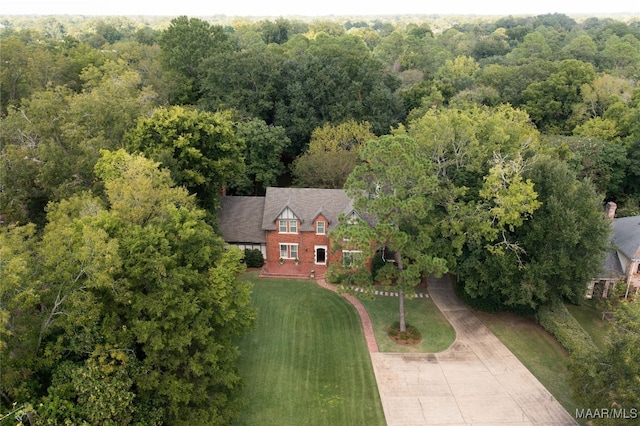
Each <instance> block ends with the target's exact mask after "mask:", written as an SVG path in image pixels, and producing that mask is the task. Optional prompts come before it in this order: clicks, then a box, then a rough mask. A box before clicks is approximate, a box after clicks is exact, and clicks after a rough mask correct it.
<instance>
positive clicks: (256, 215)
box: [218, 196, 266, 243]
mask: <svg viewBox="0 0 640 426" xmlns="http://www.w3.org/2000/svg"><path fill="white" fill-rule="evenodd" d="M264 201H265V199H264V197H235V196H228V197H222V198H221V200H220V210H218V220H219V221H220V222H219V226H220V232H221V233H222V238H223V239H224V240H225V241H226V242H228V243H264V242H266V241H265V235H264V231H263V230H262V213H263V211H264Z"/></svg>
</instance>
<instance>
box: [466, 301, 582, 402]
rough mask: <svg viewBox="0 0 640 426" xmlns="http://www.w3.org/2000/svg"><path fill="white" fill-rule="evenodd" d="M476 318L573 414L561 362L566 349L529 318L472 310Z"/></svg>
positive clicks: (564, 368)
mask: <svg viewBox="0 0 640 426" xmlns="http://www.w3.org/2000/svg"><path fill="white" fill-rule="evenodd" d="M475 314H476V315H477V317H478V318H479V319H480V320H481V321H482V322H483V323H484V324H485V325H486V326H487V327H489V329H490V330H491V331H492V332H493V334H495V335H496V337H498V339H500V341H501V342H502V343H504V345H505V346H506V347H507V348H509V350H510V351H511V352H512V353H513V354H514V355H515V356H516V357H517V358H518V359H519V360H520V361H521V362H522V363H523V364H524V365H525V366H526V367H527V368H528V369H529V371H531V373H533V375H534V376H536V377H537V378H538V380H540V383H542V384H543V385H544V386H545V387H546V388H547V389H548V390H549V392H551V394H553V396H555V398H556V399H557V400H558V402H560V404H562V406H563V407H564V408H565V409H566V410H567V411H568V412H569V414H573V413H575V409H576V407H577V405H576V404H575V403H574V402H573V399H572V398H571V393H570V389H569V384H568V383H567V378H568V375H569V371H568V370H567V367H566V364H565V361H566V359H567V353H566V351H565V350H564V349H563V348H562V346H560V344H559V343H558V342H557V341H556V339H555V338H554V337H553V336H551V335H550V334H549V333H547V332H546V331H545V330H544V329H543V328H542V327H541V326H540V325H539V324H537V323H536V322H535V320H534V319H533V318H528V317H521V316H518V315H514V314H509V313H496V314H489V313H486V312H475Z"/></svg>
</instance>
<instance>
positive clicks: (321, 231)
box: [316, 221, 327, 235]
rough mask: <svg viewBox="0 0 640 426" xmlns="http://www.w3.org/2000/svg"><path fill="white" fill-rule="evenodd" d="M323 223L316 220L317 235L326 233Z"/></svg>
mask: <svg viewBox="0 0 640 426" xmlns="http://www.w3.org/2000/svg"><path fill="white" fill-rule="evenodd" d="M324 226H325V223H324V222H322V221H318V222H316V234H319V235H324V234H326V233H327V231H326V230H325V227H324Z"/></svg>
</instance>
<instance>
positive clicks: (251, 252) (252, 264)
mask: <svg viewBox="0 0 640 426" xmlns="http://www.w3.org/2000/svg"><path fill="white" fill-rule="evenodd" d="M244 263H245V264H246V265H247V268H261V267H262V265H264V256H263V255H262V252H261V251H260V250H258V249H244Z"/></svg>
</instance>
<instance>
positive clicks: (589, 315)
mask: <svg viewBox="0 0 640 426" xmlns="http://www.w3.org/2000/svg"><path fill="white" fill-rule="evenodd" d="M567 310H569V312H570V313H571V315H573V317H574V318H575V319H576V320H577V321H578V322H579V323H580V325H581V326H582V328H584V329H585V331H586V332H587V333H589V335H590V336H591V339H593V343H595V344H596V346H598V347H599V348H600V349H604V348H605V343H606V341H607V336H608V334H609V331H610V329H611V323H610V322H609V321H607V320H603V319H602V312H601V311H599V310H598V309H596V308H594V307H593V306H591V303H589V302H586V303H585V304H584V305H582V306H575V305H570V304H567Z"/></svg>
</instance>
